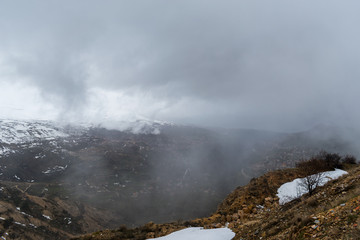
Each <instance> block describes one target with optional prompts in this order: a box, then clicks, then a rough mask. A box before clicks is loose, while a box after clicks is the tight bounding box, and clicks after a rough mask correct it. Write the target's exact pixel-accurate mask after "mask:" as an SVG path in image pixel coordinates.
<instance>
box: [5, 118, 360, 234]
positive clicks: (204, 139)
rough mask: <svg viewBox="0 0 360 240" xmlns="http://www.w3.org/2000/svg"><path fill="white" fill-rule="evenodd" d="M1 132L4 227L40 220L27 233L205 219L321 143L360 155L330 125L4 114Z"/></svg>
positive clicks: (25, 229)
mask: <svg viewBox="0 0 360 240" xmlns="http://www.w3.org/2000/svg"><path fill="white" fill-rule="evenodd" d="M0 129H1V131H0V181H1V182H0V183H1V186H2V187H3V189H4V192H6V194H3V195H2V199H1V201H2V203H1V204H2V206H6V207H4V208H3V209H2V210H1V209H0V217H1V218H4V219H5V220H6V223H5V222H3V225H2V227H1V228H0V231H3V232H4V234H5V233H8V234H10V233H12V234H15V235H16V234H17V236H19V235H21V234H22V233H23V232H28V228H30V227H31V226H32V225H30V224H33V225H35V226H38V228H32V230H31V231H29V232H30V233H31V234H32V235H31V236H32V237H30V236H28V237H27V239H49V238H52V239H54V238H58V239H66V238H68V237H69V236H74V235H77V234H82V233H86V232H92V231H96V230H100V229H104V228H116V227H118V226H119V225H121V224H124V225H126V226H127V227H138V226H141V225H143V224H145V223H147V222H149V221H154V222H156V223H164V222H171V221H176V220H186V219H193V218H199V217H205V216H208V215H210V214H211V213H212V212H214V211H216V208H217V205H218V204H219V203H220V202H222V200H223V199H224V198H225V197H226V196H227V195H228V194H229V193H230V192H231V191H232V190H233V189H234V188H236V187H237V186H242V185H245V184H247V183H248V182H249V181H250V180H251V179H252V178H254V177H257V176H260V175H262V174H264V173H265V172H268V171H270V170H274V169H280V168H286V167H293V166H294V165H295V163H296V162H297V161H299V160H301V159H305V158H307V157H308V156H311V155H313V154H314V153H317V152H318V151H320V150H327V151H330V152H334V151H335V152H340V153H351V154H356V152H355V151H353V149H355V148H354V145H353V144H352V143H353V141H351V140H349V139H353V138H355V137H352V138H350V137H349V136H350V134H348V133H347V134H346V135H341V133H342V132H341V131H340V130H339V129H336V128H331V127H330V128H326V129H324V128H316V129H312V130H311V131H307V132H299V133H276V132H268V131H261V130H247V129H205V128H199V127H194V126H181V125H175V124H170V123H165V122H151V121H148V120H138V121H134V122H131V123H125V122H118V123H106V124H102V125H92V124H80V125H76V124H64V123H56V122H49V121H18V120H0ZM330 130H331V131H330ZM321 132H323V134H321ZM314 133H316V134H314ZM325 133H326V134H327V135H326V134H325ZM350 133H355V132H354V131H350ZM325 135H326V137H325ZM17 208H20V210H17ZM23 209H25V210H23ZM26 209H27V210H26ZM21 212H24V213H25V214H28V215H30V216H32V217H29V216H27V215H24V214H22V213H21ZM43 215H45V216H49V217H50V218H51V220H50V219H48V218H46V217H44V216H43ZM24 216H25V217H24ZM26 216H27V217H26ZM1 218H0V219H1ZM9 219H10V220H11V219H13V220H12V221H10V220H9ZM69 219H71V220H69ZM5 220H2V221H5ZM15 222H18V223H20V224H22V225H19V224H16V223H15ZM65 222H66V224H65ZM69 222H70V223H69ZM0 223H1V220H0ZM4 224H5V225H4ZM24 225H25V226H24ZM21 229H22V230H21ZM44 229H46V231H45V230H44ZM21 231H22V232H21ZM44 231H45V233H46V234H45V235H44Z"/></svg>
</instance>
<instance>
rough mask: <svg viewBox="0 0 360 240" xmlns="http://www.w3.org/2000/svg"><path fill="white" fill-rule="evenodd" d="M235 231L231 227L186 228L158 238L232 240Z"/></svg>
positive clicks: (168, 239)
mask: <svg viewBox="0 0 360 240" xmlns="http://www.w3.org/2000/svg"><path fill="white" fill-rule="evenodd" d="M233 237H235V233H234V232H232V231H231V230H230V229H229V228H216V229H203V228H200V227H196V228H186V229H183V230H180V231H177V232H173V233H172V234H169V235H167V236H165V237H159V238H155V239H157V240H231V239H232V238H233Z"/></svg>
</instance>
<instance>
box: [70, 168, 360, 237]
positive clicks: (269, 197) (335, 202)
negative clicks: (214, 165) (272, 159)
mask: <svg viewBox="0 0 360 240" xmlns="http://www.w3.org/2000/svg"><path fill="white" fill-rule="evenodd" d="M348 167H349V166H348ZM347 171H348V173H349V174H347V175H344V176H343V177H340V178H339V179H336V180H333V181H330V182H328V183H327V184H326V185H325V186H323V187H318V188H317V189H316V191H315V193H314V194H313V195H312V196H309V195H308V194H306V195H304V196H302V197H301V198H299V199H296V200H294V201H292V202H290V203H287V204H285V205H279V203H278V200H279V199H278V198H277V196H276V192H277V189H278V188H279V187H280V186H281V185H282V184H283V183H285V182H288V181H291V180H293V179H295V178H297V177H302V175H301V173H300V172H299V170H298V169H286V170H279V171H275V172H269V173H267V174H265V175H263V176H261V177H259V178H256V179H253V180H252V181H251V182H250V183H249V184H248V185H246V186H244V187H239V188H237V189H236V190H234V191H233V192H232V193H231V194H229V196H228V197H227V198H226V199H225V200H224V201H223V202H222V203H221V204H220V205H219V207H218V210H217V211H216V212H215V213H214V214H213V215H211V216H210V217H208V218H201V219H195V220H192V221H187V222H181V223H180V222H178V223H173V224H166V225H164V224H163V225H162V224H154V223H149V224H147V225H145V226H143V227H140V228H137V229H126V228H122V229H118V230H112V231H110V230H109V231H103V232H97V233H94V234H91V235H87V236H83V237H79V238H75V239H84V240H85V239H86V240H89V239H146V238H152V237H158V236H163V235H165V234H168V233H170V232H173V231H176V230H178V229H182V228H185V227H189V226H192V227H194V226H202V227H204V228H214V227H223V226H225V225H227V226H228V227H229V228H230V229H231V230H233V231H234V232H235V233H236V236H235V237H234V239H235V240H240V239H310V238H314V239H359V236H360V229H359V224H360V218H359V216H360V211H359V209H360V184H359V183H360V166H355V167H354V166H352V167H350V168H348V169H347Z"/></svg>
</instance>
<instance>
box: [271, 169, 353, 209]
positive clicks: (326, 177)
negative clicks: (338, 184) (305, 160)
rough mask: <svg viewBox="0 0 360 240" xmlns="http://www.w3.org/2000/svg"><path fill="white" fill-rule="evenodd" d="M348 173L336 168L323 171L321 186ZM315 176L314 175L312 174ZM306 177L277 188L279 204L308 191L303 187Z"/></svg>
mask: <svg viewBox="0 0 360 240" xmlns="http://www.w3.org/2000/svg"><path fill="white" fill-rule="evenodd" d="M345 174H348V172H346V171H344V170H341V169H335V170H334V171H328V172H323V173H322V175H321V179H320V182H319V186H324V185H325V184H326V183H327V182H329V181H331V180H334V179H337V178H339V177H341V176H342V175H345ZM311 176H314V175H311ZM303 181H304V178H297V179H295V180H294V181H292V182H287V183H284V184H283V185H281V186H280V188H279V189H278V190H277V194H276V195H277V196H278V197H279V204H280V205H283V204H285V203H288V202H291V201H292V200H294V199H296V198H299V197H301V196H302V195H304V194H306V193H308V191H307V190H306V189H305V188H303V187H301V184H302V182H303Z"/></svg>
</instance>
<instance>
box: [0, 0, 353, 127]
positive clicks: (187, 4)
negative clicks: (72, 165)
mask: <svg viewBox="0 0 360 240" xmlns="http://www.w3.org/2000/svg"><path fill="white" fill-rule="evenodd" d="M0 4H1V7H0V36H1V38H0V86H1V90H2V91H1V94H0V117H1V118H31V119H52V120H67V121H91V122H104V121H117V120H127V119H137V118H139V117H142V118H148V119H158V120H165V121H170V122H174V123H180V124H193V125H200V126H214V127H232V128H255V129H267V130H275V131H298V130H304V129H309V128H311V127H312V126H314V125H316V124H319V123H330V124H334V125H340V126H354V127H357V124H358V122H359V120H360V116H359V113H358V111H357V110H356V109H357V106H356V105H357V103H358V102H359V100H360V99H359V98H360V97H359V96H360V95H359V94H358V89H359V87H360V86H359V84H360V83H359V81H357V78H359V76H360V72H359V67H358V66H357V65H358V62H359V60H360V59H359V58H360V57H359V56H360V55H359V51H360V48H359V47H358V43H359V40H360V33H359V28H358V26H357V25H358V24H357V23H358V22H359V20H360V16H359V14H358V12H357V9H359V5H360V3H358V2H357V1H346V2H339V1H325V0H323V1H316V2H314V1H301V2H296V1H271V2H263V1H226V2H221V1H203V0H196V1H171V2H169V1H165V0H163V1H159V0H156V1H115V0H109V1H106V2H101V3H100V2H99V1H92V0H90V1H89V0H87V1H85V0H84V1H76V2H74V1H69V0H64V1H36V0H34V1H31V2H30V1H1V2H0Z"/></svg>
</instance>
